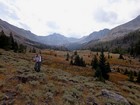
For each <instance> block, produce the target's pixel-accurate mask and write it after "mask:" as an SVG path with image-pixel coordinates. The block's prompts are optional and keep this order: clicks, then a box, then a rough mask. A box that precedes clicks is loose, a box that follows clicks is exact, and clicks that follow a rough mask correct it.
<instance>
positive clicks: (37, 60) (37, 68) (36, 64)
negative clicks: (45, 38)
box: [34, 54, 42, 72]
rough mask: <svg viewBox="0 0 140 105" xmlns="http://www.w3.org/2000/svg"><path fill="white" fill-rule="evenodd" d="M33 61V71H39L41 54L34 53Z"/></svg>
mask: <svg viewBox="0 0 140 105" xmlns="http://www.w3.org/2000/svg"><path fill="white" fill-rule="evenodd" d="M34 61H35V66H34V69H35V71H37V72H39V71H40V67H41V61H42V58H41V55H40V54H36V55H35V57H34Z"/></svg>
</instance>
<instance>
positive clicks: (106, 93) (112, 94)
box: [101, 89, 130, 105]
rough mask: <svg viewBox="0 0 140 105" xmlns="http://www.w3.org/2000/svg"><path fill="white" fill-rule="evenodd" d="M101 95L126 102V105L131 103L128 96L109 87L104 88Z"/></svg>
mask: <svg viewBox="0 0 140 105" xmlns="http://www.w3.org/2000/svg"><path fill="white" fill-rule="evenodd" d="M101 95H102V96H103V97H106V98H108V99H113V100H115V101H117V102H121V103H124V105H130V104H129V102H128V101H127V99H126V98H124V97H123V96H121V95H119V94H117V93H115V92H112V91H109V90H107V89H102V91H101Z"/></svg>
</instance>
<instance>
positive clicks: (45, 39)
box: [0, 19, 78, 46]
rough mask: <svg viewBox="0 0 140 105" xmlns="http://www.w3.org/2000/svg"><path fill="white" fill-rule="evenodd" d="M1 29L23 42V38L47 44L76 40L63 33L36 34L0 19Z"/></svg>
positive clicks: (57, 44) (63, 43)
mask: <svg viewBox="0 0 140 105" xmlns="http://www.w3.org/2000/svg"><path fill="white" fill-rule="evenodd" d="M1 30H4V32H5V34H6V35H9V33H10V32H12V33H13V35H14V37H15V39H17V40H19V41H21V42H23V39H26V40H31V41H35V42H38V43H43V44H47V45H53V46H54V45H55V46H63V45H65V44H69V43H73V42H76V41H77V40H78V39H76V38H72V37H70V38H69V37H65V36H64V35H61V34H58V33H54V34H51V35H48V36H37V35H35V34H33V33H32V32H30V31H28V30H24V29H21V28H18V27H16V26H14V25H11V24H9V23H8V22H6V21H3V20H1V19H0V31H1ZM21 39H22V40H21ZM24 41H25V40H24Z"/></svg>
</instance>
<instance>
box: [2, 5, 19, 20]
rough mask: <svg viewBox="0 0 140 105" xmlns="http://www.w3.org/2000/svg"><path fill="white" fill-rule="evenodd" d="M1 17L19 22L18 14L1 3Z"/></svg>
mask: <svg viewBox="0 0 140 105" xmlns="http://www.w3.org/2000/svg"><path fill="white" fill-rule="evenodd" d="M9 10H10V11H9ZM0 16H1V17H3V18H12V19H14V20H19V17H18V16H17V15H16V12H15V11H14V10H12V9H10V8H9V7H8V6H7V5H5V4H3V3H0Z"/></svg>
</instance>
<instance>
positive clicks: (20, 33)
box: [0, 19, 38, 41]
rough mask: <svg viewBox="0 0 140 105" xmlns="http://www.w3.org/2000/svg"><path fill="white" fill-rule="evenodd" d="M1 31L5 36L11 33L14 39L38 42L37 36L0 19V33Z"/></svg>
mask: <svg viewBox="0 0 140 105" xmlns="http://www.w3.org/2000/svg"><path fill="white" fill-rule="evenodd" d="M1 30H3V31H4V32H5V34H6V35H9V33H10V32H12V33H13V35H14V36H15V37H24V38H27V39H30V40H32V41H38V40H37V36H36V35H35V34H33V33H31V32H30V31H28V30H24V29H21V28H18V27H16V26H14V25H11V24H9V23H7V22H6V21H3V20H1V19H0V31H1Z"/></svg>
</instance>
